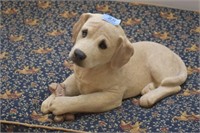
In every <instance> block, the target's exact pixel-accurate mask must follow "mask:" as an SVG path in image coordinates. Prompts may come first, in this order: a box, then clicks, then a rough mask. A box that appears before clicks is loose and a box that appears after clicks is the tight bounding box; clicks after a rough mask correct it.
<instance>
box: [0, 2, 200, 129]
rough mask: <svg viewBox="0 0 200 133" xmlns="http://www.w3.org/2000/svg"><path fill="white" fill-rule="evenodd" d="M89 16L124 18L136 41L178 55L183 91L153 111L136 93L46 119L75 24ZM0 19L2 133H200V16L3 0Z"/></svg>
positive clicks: (135, 7) (111, 5)
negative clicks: (69, 132)
mask: <svg viewBox="0 0 200 133" xmlns="http://www.w3.org/2000/svg"><path fill="white" fill-rule="evenodd" d="M85 12H91V13H107V14H111V15H112V16H115V17H116V18H120V19H121V20H122V22H121V26H122V27H123V28H124V30H125V32H126V34H127V36H128V38H129V39H130V40H131V42H137V41H154V42H158V43H161V44H163V45H165V46H167V47H168V48H170V49H171V50H173V51H174V52H175V53H177V54H178V55H179V56H180V57H181V58H182V59H183V60H184V62H185V64H186V66H187V69H188V79H187V81H186V82H185V83H184V84H183V85H182V90H181V92H179V93H178V94H177V95H173V96H170V97H167V98H165V99H164V100H162V101H160V102H159V103H157V104H156V105H155V106H153V107H152V108H149V109H146V108H141V107H140V106H139V105H138V104H139V97H140V96H138V97H135V98H129V99H127V100H124V101H123V104H122V106H121V107H119V108H116V109H114V110H111V111H108V112H104V113H96V114H90V113H88V114H81V113H80V114H76V119H75V120H74V121H65V122H62V123H56V122H53V121H52V115H51V114H49V115H45V114H42V113H41V111H40V106H41V103H42V101H43V100H44V99H46V98H47V97H48V96H49V95H50V91H49V90H48V85H49V84H50V83H52V82H59V83H60V82H62V81H63V80H65V79H66V77H68V76H69V75H70V74H71V73H72V70H71V67H70V62H69V58H68V54H69V51H70V49H71V47H72V42H71V33H72V26H73V24H74V23H75V22H76V21H77V20H78V18H79V16H80V15H81V14H82V13H85ZM0 15H1V22H0V38H1V45H0V46H1V48H0V62H1V66H0V68H1V72H0V73H1V92H0V103H1V131H2V132H12V131H13V132H49V131H54V132H59V131H63V130H61V129H58V127H61V128H65V129H73V130H80V131H90V132H134V133H135V132H200V129H199V127H200V106H199V101H200V90H199V78H200V77H199V72H200V67H199V50H200V49H199V45H200V42H199V37H200V36H199V35H200V26H199V16H200V15H199V13H198V12H192V11H184V10H178V9H171V8H164V7H156V6H150V5H144V4H140V3H128V2H114V1H77V0H73V1H72V0H71V1H69V0H68V1H47V2H44V1H42V2H41V1H1V11H0ZM158 58H159V57H158ZM12 122H13V123H12ZM14 122H20V123H24V125H22V124H21V125H20V124H16V123H14ZM28 125H29V126H28ZM30 125H32V126H30ZM34 125H40V126H45V127H57V129H56V128H54V129H48V128H43V127H38V128H35V127H34ZM74 132H75V131H74Z"/></svg>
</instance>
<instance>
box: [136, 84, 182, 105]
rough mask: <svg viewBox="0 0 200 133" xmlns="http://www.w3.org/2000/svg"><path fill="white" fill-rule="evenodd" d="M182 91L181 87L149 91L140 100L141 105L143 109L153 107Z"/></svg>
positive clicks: (159, 88) (160, 87) (164, 87)
mask: <svg viewBox="0 0 200 133" xmlns="http://www.w3.org/2000/svg"><path fill="white" fill-rule="evenodd" d="M180 90H181V87H180V86H175V87H172V86H159V87H158V88H156V89H154V90H151V91H149V92H148V93H146V94H144V95H143V96H142V97H141V98H140V105H141V106H142V107H151V106H152V105H154V104H155V103H156V102H158V101H159V100H161V99H163V98H165V97H167V96H170V95H172V94H175V93H177V92H179V91H180Z"/></svg>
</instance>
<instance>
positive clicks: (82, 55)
mask: <svg viewBox="0 0 200 133" xmlns="http://www.w3.org/2000/svg"><path fill="white" fill-rule="evenodd" d="M74 57H75V58H76V60H79V61H82V60H84V59H85V58H86V55H85V53H83V52H82V51H81V50H79V49H75V51H74Z"/></svg>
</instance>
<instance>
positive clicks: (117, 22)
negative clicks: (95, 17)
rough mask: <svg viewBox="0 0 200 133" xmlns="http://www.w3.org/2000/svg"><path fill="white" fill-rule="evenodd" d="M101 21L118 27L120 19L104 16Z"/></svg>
mask: <svg viewBox="0 0 200 133" xmlns="http://www.w3.org/2000/svg"><path fill="white" fill-rule="evenodd" d="M102 19H103V20H105V21H106V22H108V23H111V24H113V25H119V24H120V23H121V19H117V18H115V17H113V16H110V15H108V14H104V15H103V18H102Z"/></svg>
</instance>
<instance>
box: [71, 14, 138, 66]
mask: <svg viewBox="0 0 200 133" xmlns="http://www.w3.org/2000/svg"><path fill="white" fill-rule="evenodd" d="M102 16H103V15H101V14H91V13H84V14H82V15H81V16H80V19H79V20H78V21H77V22H76V23H75V25H74V26H73V31H72V34H73V35H72V41H73V42H74V46H73V48H72V50H71V52H70V54H69V56H70V58H71V59H72V61H73V62H74V63H75V64H76V65H77V66H79V67H83V68H94V67H96V66H101V65H105V64H109V65H110V66H111V67H112V68H120V67H122V66H123V65H124V64H126V63H127V62H128V61H129V59H130V57H131V56H132V55H133V51H134V50H133V47H132V46H131V44H130V42H129V40H128V39H127V37H126V35H125V33H124V31H123V29H122V28H121V27H120V26H119V25H117V26H115V25H112V24H110V23H108V22H106V21H104V20H103V19H102Z"/></svg>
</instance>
